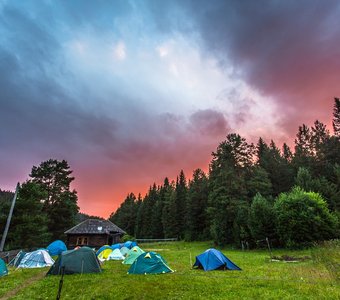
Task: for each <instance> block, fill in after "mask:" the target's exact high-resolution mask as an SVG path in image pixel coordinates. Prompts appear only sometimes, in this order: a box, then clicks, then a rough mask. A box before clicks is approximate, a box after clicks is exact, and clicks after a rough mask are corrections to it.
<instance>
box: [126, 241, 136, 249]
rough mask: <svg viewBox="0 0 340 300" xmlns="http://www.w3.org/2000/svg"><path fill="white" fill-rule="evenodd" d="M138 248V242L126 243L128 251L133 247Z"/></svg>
mask: <svg viewBox="0 0 340 300" xmlns="http://www.w3.org/2000/svg"><path fill="white" fill-rule="evenodd" d="M135 246H137V243H136V242H132V241H127V242H125V243H124V247H126V248H128V249H131V248H133V247H135Z"/></svg>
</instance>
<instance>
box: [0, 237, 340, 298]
mask: <svg viewBox="0 0 340 300" xmlns="http://www.w3.org/2000/svg"><path fill="white" fill-rule="evenodd" d="M140 246H141V247H142V248H143V249H144V250H156V252H158V253H160V254H161V255H162V256H163V257H164V258H165V259H166V260H167V262H168V264H169V266H170V267H171V268H172V269H173V270H176V271H175V272H174V273H169V274H162V275H128V274H127V270H128V268H129V266H126V265H123V264H122V263H121V262H119V261H108V262H105V263H104V264H103V272H102V273H100V274H83V275H66V276H65V277H64V285H63V289H62V293H61V299H340V287H339V282H338V281H337V280H336V278H334V276H332V273H330V272H329V271H328V270H327V268H326V267H325V266H324V264H322V263H321V262H319V261H316V260H313V259H307V260H305V261H301V262H295V263H294V262H290V263H287V262H271V261H270V259H269V255H268V252H267V251H265V250H263V251H244V252H242V251H240V250H232V249H223V250H222V251H223V253H224V254H226V255H227V256H228V257H229V258H230V259H231V260H232V261H233V262H234V263H236V264H237V265H238V266H239V267H241V268H242V271H210V272H204V271H202V270H193V269H191V265H192V264H193V262H194V260H195V256H196V255H198V254H200V253H201V252H203V251H204V250H206V249H207V248H210V247H211V246H212V245H211V244H210V243H209V242H194V243H186V242H172V243H156V244H142V245H140ZM273 254H274V255H276V256H281V255H290V256H294V257H303V256H309V257H310V256H312V255H311V250H301V251H288V250H276V251H275V250H274V252H273ZM47 270H48V268H44V269H25V270H22V269H21V270H14V269H10V270H9V271H10V273H9V275H8V276H5V277H3V278H0V299H25V300H27V299H55V298H56V295H57V292H58V284H59V280H60V276H48V277H44V274H46V272H47Z"/></svg>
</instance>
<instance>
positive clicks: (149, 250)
mask: <svg viewBox="0 0 340 300" xmlns="http://www.w3.org/2000/svg"><path fill="white" fill-rule="evenodd" d="M144 250H146V251H169V250H170V249H144Z"/></svg>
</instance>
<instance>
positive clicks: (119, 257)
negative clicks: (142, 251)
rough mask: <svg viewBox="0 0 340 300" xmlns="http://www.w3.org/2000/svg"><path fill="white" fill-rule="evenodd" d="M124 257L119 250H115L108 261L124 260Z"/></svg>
mask: <svg viewBox="0 0 340 300" xmlns="http://www.w3.org/2000/svg"><path fill="white" fill-rule="evenodd" d="M124 258H125V257H124V255H123V254H122V253H121V252H120V250H119V249H115V250H113V251H112V252H111V253H110V255H109V257H108V258H107V260H124Z"/></svg>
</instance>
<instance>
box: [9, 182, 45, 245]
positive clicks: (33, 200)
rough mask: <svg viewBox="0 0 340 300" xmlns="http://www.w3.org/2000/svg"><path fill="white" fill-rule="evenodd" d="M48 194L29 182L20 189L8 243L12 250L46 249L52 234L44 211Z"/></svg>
mask: <svg viewBox="0 0 340 300" xmlns="http://www.w3.org/2000/svg"><path fill="white" fill-rule="evenodd" d="M45 197H46V192H45V191H44V190H43V189H41V187H40V185H38V184H36V183H33V182H30V181H27V182H25V183H24V184H22V186H21V187H20V189H19V193H18V197H17V200H16V204H15V207H14V212H13V216H12V221H11V227H10V231H9V235H8V243H9V245H10V247H11V248H13V249H18V248H24V249H27V248H28V249H31V248H36V247H46V246H47V244H48V243H49V241H50V238H51V234H50V233H49V232H48V227H47V225H48V216H47V214H46V213H45V212H44V210H43V200H44V199H45Z"/></svg>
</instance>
